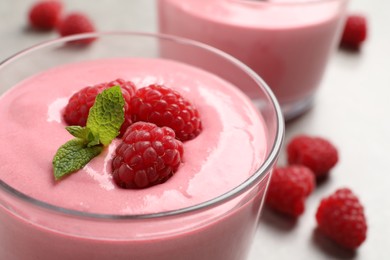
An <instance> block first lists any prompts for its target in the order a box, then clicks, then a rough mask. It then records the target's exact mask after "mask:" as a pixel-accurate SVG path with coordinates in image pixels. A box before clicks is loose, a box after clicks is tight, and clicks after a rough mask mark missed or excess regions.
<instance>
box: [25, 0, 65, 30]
mask: <svg viewBox="0 0 390 260" xmlns="http://www.w3.org/2000/svg"><path fill="white" fill-rule="evenodd" d="M61 11H62V3H61V2H59V1H55V0H52V1H40V2H37V3H35V4H34V5H33V6H32V7H31V9H30V11H29V14H28V17H29V22H30V25H31V26H32V27H34V28H36V29H40V30H51V29H54V28H55V26H56V25H57V23H58V21H59V19H60V15H61Z"/></svg>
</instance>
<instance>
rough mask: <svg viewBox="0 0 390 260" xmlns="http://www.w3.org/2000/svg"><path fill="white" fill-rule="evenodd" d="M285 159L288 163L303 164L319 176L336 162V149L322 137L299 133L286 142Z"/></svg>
mask: <svg viewBox="0 0 390 260" xmlns="http://www.w3.org/2000/svg"><path fill="white" fill-rule="evenodd" d="M287 159H288V163H289V164H299V165H304V166H306V167H308V168H310V169H311V170H312V171H313V173H314V174H315V176H316V177H317V178H321V177H325V176H326V175H327V174H328V173H329V171H330V170H331V169H332V168H333V167H334V166H335V165H336V164H337V162H338V151H337V149H336V147H335V146H334V145H333V144H332V143H331V142H330V141H328V140H326V139H324V138H321V137H313V136H308V135H299V136H296V137H294V138H293V139H291V140H290V142H289V143H288V144H287Z"/></svg>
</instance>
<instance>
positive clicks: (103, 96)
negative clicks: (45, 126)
mask: <svg viewBox="0 0 390 260" xmlns="http://www.w3.org/2000/svg"><path fill="white" fill-rule="evenodd" d="M124 105H125V100H124V98H123V95H122V91H121V88H120V87H119V86H114V87H111V88H109V89H106V90H104V91H103V92H102V93H100V94H99V95H97V97H96V100H95V103H94V105H93V106H92V107H91V109H90V110H89V115H88V119H87V126H85V127H81V126H68V127H66V130H67V131H68V132H69V133H70V134H71V135H73V136H74V137H76V138H75V139H72V140H70V141H68V142H67V143H65V144H64V145H62V146H61V147H60V148H59V149H58V150H57V153H56V154H55V156H54V158H53V168H54V178H55V179H56V180H59V179H61V178H62V177H63V176H65V175H67V174H70V173H73V172H75V171H77V170H79V169H81V168H83V167H84V166H85V165H86V164H87V163H88V162H89V161H90V160H92V159H93V158H94V157H96V156H97V155H99V154H100V153H101V152H102V150H103V149H104V146H107V145H109V144H110V143H111V141H112V140H113V139H114V138H115V137H117V136H118V134H119V130H120V128H121V126H122V124H123V122H124V120H125V113H124Z"/></svg>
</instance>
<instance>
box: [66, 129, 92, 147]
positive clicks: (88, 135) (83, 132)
mask: <svg viewBox="0 0 390 260" xmlns="http://www.w3.org/2000/svg"><path fill="white" fill-rule="evenodd" d="M65 129H66V130H67V131H68V132H69V133H70V134H71V135H73V136H74V137H77V138H80V139H83V140H85V141H86V142H87V146H88V147H91V146H94V145H98V144H100V139H99V136H98V135H95V134H93V132H92V131H91V129H89V127H82V126H77V125H76V126H67V127H65Z"/></svg>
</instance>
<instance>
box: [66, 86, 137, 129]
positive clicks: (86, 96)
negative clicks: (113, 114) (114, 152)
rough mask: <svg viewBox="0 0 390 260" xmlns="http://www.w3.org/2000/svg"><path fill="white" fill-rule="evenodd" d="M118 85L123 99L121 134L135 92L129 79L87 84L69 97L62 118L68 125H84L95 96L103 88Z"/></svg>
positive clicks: (129, 114)
mask: <svg viewBox="0 0 390 260" xmlns="http://www.w3.org/2000/svg"><path fill="white" fill-rule="evenodd" d="M113 86H120V87H121V89H122V95H123V98H124V99H125V106H124V108H125V122H124V123H123V124H122V127H121V130H120V133H121V135H123V134H124V133H125V131H126V129H127V127H128V126H129V125H130V124H131V123H132V122H131V113H130V100H131V97H132V96H134V94H135V91H136V90H135V85H134V84H133V83H132V82H130V81H125V80H123V79H117V80H114V81H111V82H107V83H101V84H98V85H94V86H88V87H85V88H83V89H81V90H80V91H78V92H76V93H75V94H73V95H72V97H71V98H70V99H69V101H68V104H67V105H66V107H65V110H64V119H65V122H66V123H67V124H68V125H79V126H85V124H86V123H87V118H88V114H89V109H90V108H91V107H92V106H93V104H94V103H95V99H96V96H97V95H98V94H99V93H101V92H103V90H105V89H107V88H110V87H113Z"/></svg>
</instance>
